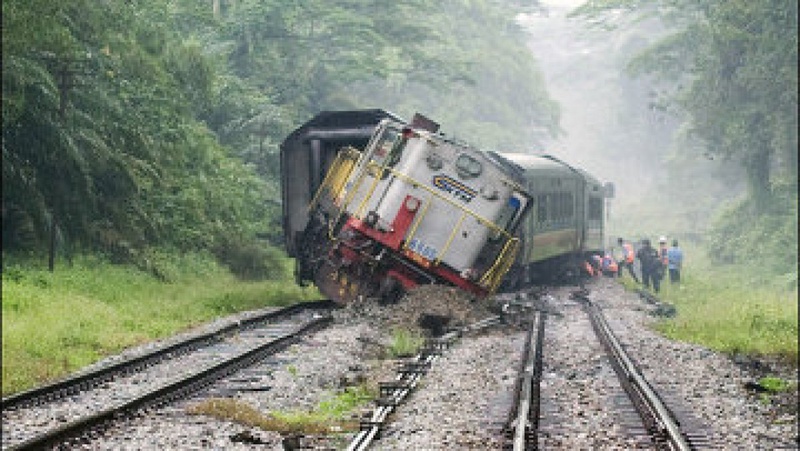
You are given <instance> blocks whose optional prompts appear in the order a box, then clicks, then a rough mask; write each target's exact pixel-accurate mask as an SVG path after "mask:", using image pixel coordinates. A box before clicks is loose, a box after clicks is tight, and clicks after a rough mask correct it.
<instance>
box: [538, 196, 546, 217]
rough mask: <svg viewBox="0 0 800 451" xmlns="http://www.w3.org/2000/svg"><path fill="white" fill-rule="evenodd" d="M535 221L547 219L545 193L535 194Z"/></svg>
mask: <svg viewBox="0 0 800 451" xmlns="http://www.w3.org/2000/svg"><path fill="white" fill-rule="evenodd" d="M536 221H537V222H543V221H547V194H539V195H538V196H536Z"/></svg>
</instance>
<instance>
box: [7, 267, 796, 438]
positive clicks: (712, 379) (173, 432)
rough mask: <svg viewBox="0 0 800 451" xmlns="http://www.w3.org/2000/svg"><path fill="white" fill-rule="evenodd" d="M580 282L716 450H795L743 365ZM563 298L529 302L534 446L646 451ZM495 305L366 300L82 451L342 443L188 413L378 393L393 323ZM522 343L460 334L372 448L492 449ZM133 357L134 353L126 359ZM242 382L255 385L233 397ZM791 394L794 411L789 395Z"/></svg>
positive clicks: (498, 333)
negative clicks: (223, 401)
mask: <svg viewBox="0 0 800 451" xmlns="http://www.w3.org/2000/svg"><path fill="white" fill-rule="evenodd" d="M587 288H589V290H590V294H589V298H590V299H591V300H592V301H593V302H595V303H596V304H598V305H599V306H600V307H602V308H603V311H604V313H605V315H606V317H607V319H608V321H609V323H610V325H611V327H612V329H613V331H614V333H615V334H616V335H617V337H618V338H619V340H620V341H621V343H622V344H623V346H624V347H625V348H626V349H627V350H628V352H630V353H631V355H632V357H633V358H634V359H635V360H636V361H637V363H638V365H639V367H640V369H641V371H642V372H643V373H644V375H645V377H647V378H648V379H649V380H650V381H651V383H652V384H653V385H654V386H655V388H656V389H657V390H663V391H665V392H668V394H669V396H668V399H670V400H672V399H675V400H677V401H678V402H679V403H680V404H682V405H681V409H684V410H687V411H689V412H690V413H691V414H692V415H693V416H694V417H695V418H696V419H697V420H698V421H700V422H702V423H703V424H706V425H707V426H709V427H710V430H711V431H712V432H711V433H712V437H713V438H714V440H715V442H716V443H717V444H719V445H720V447H721V448H723V449H737V450H740V449H744V450H762V449H797V436H798V431H797V414H796V410H794V411H792V410H791V409H785V408H782V409H776V408H775V406H773V405H772V404H770V403H769V402H768V401H767V402H765V401H763V400H762V399H761V397H760V396H759V395H758V394H754V393H752V392H750V391H748V390H747V389H746V388H745V386H746V384H747V383H748V382H752V381H754V380H758V378H759V377H761V376H763V374H754V373H750V372H749V368H750V366H743V365H740V364H737V363H736V362H734V361H733V360H732V359H730V358H728V357H726V356H724V355H720V354H717V353H715V352H712V351H709V350H708V349H705V348H702V347H700V346H696V345H692V344H686V343H680V342H675V341H672V340H668V339H666V338H664V337H662V336H660V335H659V334H657V333H655V332H653V331H652V330H651V327H652V325H653V323H654V322H655V321H657V318H656V317H654V316H653V315H651V314H650V312H651V311H652V310H653V308H654V307H653V306H652V305H649V304H647V303H645V302H643V301H642V300H641V299H639V297H638V295H637V294H635V293H630V292H626V291H624V290H623V288H622V287H621V286H620V285H619V284H618V283H617V282H616V281H615V280H612V279H607V278H600V279H596V280H593V281H592V282H591V283H590V284H588V285H587ZM574 290H575V288H574V287H563V288H556V289H552V290H549V295H548V296H546V297H545V298H542V299H540V300H539V302H538V304H539V305H540V306H541V307H543V308H545V309H546V310H547V311H548V312H549V314H548V315H547V323H546V329H545V344H544V352H545V360H544V367H543V372H544V374H543V379H542V384H541V386H542V396H543V399H544V401H543V404H544V407H543V413H542V428H543V430H542V433H541V434H540V441H539V443H540V447H541V448H542V449H633V448H646V447H643V446H642V445H641V443H638V442H636V441H635V440H632V439H631V438H630V436H629V434H626V431H625V429H624V428H623V427H621V426H619V424H620V419H619V412H618V409H617V408H616V407H615V405H614V404H613V402H611V401H612V400H613V399H616V398H618V396H619V388H618V386H617V385H616V384H615V377H616V376H615V374H614V372H613V370H612V369H610V367H609V366H608V365H607V362H606V357H605V356H604V354H603V351H602V348H601V347H600V346H599V345H598V344H597V342H596V340H595V339H594V335H593V334H594V333H593V331H592V329H591V325H590V323H589V321H588V319H587V317H586V314H585V313H584V312H583V311H582V310H581V308H580V305H579V303H578V302H576V301H574V300H571V299H570V296H569V294H570V293H571V291H574ZM520 297H523V298H524V296H520ZM420 310H423V312H422V313H420ZM495 311H497V310H496V306H494V305H492V303H491V302H482V303H478V302H473V301H471V300H469V298H467V297H465V296H463V294H461V293H459V292H457V291H455V290H452V289H449V288H443V287H438V288H436V287H426V289H425V290H422V291H420V292H417V293H413V297H412V299H411V300H410V301H409V302H405V301H401V302H400V303H398V304H394V305H388V306H387V305H379V304H377V303H372V302H365V303H363V304H360V305H352V306H349V307H347V308H343V309H340V310H338V311H337V312H335V315H334V316H335V321H334V324H333V325H332V326H331V327H330V328H328V329H325V330H322V331H319V332H317V333H315V334H313V335H312V336H310V337H309V338H306V339H304V340H302V341H301V342H299V343H297V344H294V345H292V346H290V347H289V348H288V349H286V350H285V351H283V352H281V353H279V354H278V355H276V356H275V357H273V358H270V359H268V360H267V361H265V362H263V363H262V364H260V365H258V366H256V367H254V368H250V369H248V370H246V372H245V373H244V374H238V375H235V376H232V377H231V378H229V379H230V380H228V381H226V382H223V383H220V384H218V385H217V386H215V388H213V389H212V390H210V391H209V392H207V393H205V394H204V395H202V396H201V397H199V398H193V399H188V400H185V401H181V402H178V403H175V404H173V405H171V406H169V407H167V408H164V409H161V410H156V411H151V412H146V413H143V414H142V415H140V416H139V417H137V418H135V419H132V420H130V421H129V422H127V423H123V424H121V425H118V426H114V427H113V428H112V429H109V430H108V431H106V433H105V434H103V436H102V437H99V438H98V439H96V440H95V441H93V442H92V443H90V444H87V445H85V446H84V449H93V450H96V449H109V450H110V449H115V450H116V449H131V450H133V449H161V450H164V449H225V450H227V449H234V450H238V449H259V450H272V449H274V450H283V449H285V447H284V444H286V445H287V446H288V445H289V443H290V442H293V441H296V440H299V442H300V444H301V445H302V446H305V447H307V448H306V449H344V448H346V446H347V444H348V443H349V440H350V439H351V438H352V437H353V436H354V432H348V431H343V432H340V433H333V434H331V435H328V436H324V437H322V436H305V437H300V438H299V439H298V438H296V437H292V436H288V435H285V434H284V435H281V434H279V433H277V432H274V431H264V430H261V429H259V428H257V427H253V426H245V425H242V424H237V423H234V422H230V421H221V420H218V419H216V418H212V417H209V416H206V415H197V414H190V413H189V411H190V410H191V409H192V408H193V406H196V405H197V404H198V403H202V402H203V401H204V400H205V399H210V398H232V399H235V400H236V401H237V402H240V403H242V404H243V405H247V406H249V407H251V408H253V409H255V410H257V411H258V412H261V413H263V414H264V415H267V414H269V413H270V412H292V411H300V410H311V409H314V408H315V407H316V406H317V405H318V404H319V403H320V402H321V401H323V400H326V399H330V398H331V397H333V396H335V395H336V394H337V393H340V392H341V391H342V390H343V389H344V387H346V386H352V385H357V384H359V383H366V384H367V385H372V386H375V385H377V382H380V381H390V380H392V379H393V378H394V377H395V373H394V369H395V367H396V365H397V361H396V360H392V359H388V358H387V349H388V346H389V343H390V341H391V338H392V332H391V331H392V328H396V327H402V326H407V327H410V326H413V327H418V324H417V323H418V321H419V319H420V318H421V317H422V316H424V315H423V314H430V315H440V316H445V315H450V316H451V317H453V318H454V319H452V320H451V321H450V322H449V323H448V324H447V326H448V327H458V326H459V325H462V324H466V323H469V322H471V321H474V320H477V319H480V318H482V317H486V316H488V315H491V314H492V312H495ZM244 315H247V314H244ZM235 320H236V317H231V318H228V319H226V321H235ZM524 340H525V330H524V329H523V328H521V327H515V326H513V325H503V326H501V327H494V328H491V329H489V330H486V331H483V332H480V333H475V334H468V335H465V336H463V337H461V338H460V339H459V340H458V341H457V342H456V343H455V344H453V345H452V346H451V347H450V348H449V349H447V350H445V351H444V353H443V355H442V356H441V358H440V359H438V360H437V361H436V362H434V364H433V366H432V367H431V369H430V371H429V372H428V374H426V375H425V376H424V378H423V380H422V383H421V384H420V385H419V386H418V387H417V389H416V390H415V391H414V392H413V393H412V394H411V396H410V397H409V399H408V400H407V401H406V403H404V404H402V405H400V406H398V407H397V409H396V410H395V412H394V413H393V414H392V415H391V416H390V417H389V422H388V424H387V425H386V427H385V428H384V430H383V431H382V434H381V438H380V439H379V440H378V441H376V442H374V444H373V446H372V449H380V450H412V449H414V450H499V449H502V446H503V441H502V439H503V437H502V433H501V427H502V426H503V424H504V421H505V420H506V416H507V413H508V411H507V410H508V408H509V407H510V398H511V391H512V389H513V387H514V384H515V382H516V375H517V373H516V372H517V370H518V367H519V364H520V362H519V359H520V358H521V353H522V349H523V346H524ZM150 346H157V344H151V345H150ZM131 353H135V351H128V353H127V354H131ZM184 364H186V363H185V362H184ZM774 371H778V369H775V370H774ZM780 375H781V376H782V377H785V378H789V379H792V380H793V381H794V382H795V383H796V377H797V375H796V372H793V371H791V369H790V370H789V371H784V372H783V373H782V374H780ZM243 380H246V381H247V383H248V384H249V385H250V386H254V387H259V388H258V389H257V390H246V389H241V387H242V381H243ZM795 386H796V385H795ZM237 387H238V388H237ZM791 397H792V400H794V402H795V404H796V401H797V393H796V391H795V392H794V393H792V394H791ZM609 403H610V404H609ZM784 404H787V403H784ZM371 408H372V405H367V406H365V407H364V409H362V410H359V411H355V412H353V413H352V417H351V418H350V420H352V422H354V424H356V425H357V422H358V419H359V418H360V417H361V416H362V415H363V414H365V413H366V412H368V411H369V410H370V409H371ZM6 427H9V425H6V424H4V430H5V429H6Z"/></svg>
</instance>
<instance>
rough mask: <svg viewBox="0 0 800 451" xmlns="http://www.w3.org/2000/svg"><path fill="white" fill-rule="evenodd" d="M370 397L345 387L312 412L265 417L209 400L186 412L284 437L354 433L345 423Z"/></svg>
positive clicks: (244, 407)
mask: <svg viewBox="0 0 800 451" xmlns="http://www.w3.org/2000/svg"><path fill="white" fill-rule="evenodd" d="M374 396H375V394H374V393H372V392H370V391H369V390H368V389H367V388H366V387H364V386H359V387H348V388H346V389H345V390H344V391H342V392H340V393H337V394H335V395H333V396H331V397H330V398H329V399H326V400H324V401H322V402H320V403H319V405H318V406H317V407H316V408H315V409H314V410H312V411H297V412H294V411H293V412H272V413H270V414H266V415H265V414H263V413H261V412H259V411H258V410H256V409H254V408H253V407H251V406H249V405H247V404H245V403H243V402H242V401H238V400H235V399H229V398H225V399H210V400H207V401H203V402H201V403H198V404H196V405H194V406H192V407H191V408H190V409H189V413H193V414H196V415H209V416H213V417H216V418H221V419H224V420H228V421H233V422H236V423H239V424H243V425H246V426H252V427H258V428H261V429H264V430H268V431H277V432H280V433H284V434H287V433H302V434H327V433H330V432H336V431H343V430H354V429H355V428H356V427H357V426H358V425H357V424H356V423H355V422H353V421H351V420H349V416H350V414H351V413H352V411H353V410H354V409H355V408H357V407H359V406H361V405H362V404H364V403H365V402H367V401H369V400H371V399H373V398H374Z"/></svg>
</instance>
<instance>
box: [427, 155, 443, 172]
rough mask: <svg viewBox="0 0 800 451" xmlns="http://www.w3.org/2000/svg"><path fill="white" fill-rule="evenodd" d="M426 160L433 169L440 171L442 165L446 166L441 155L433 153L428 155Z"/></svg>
mask: <svg viewBox="0 0 800 451" xmlns="http://www.w3.org/2000/svg"><path fill="white" fill-rule="evenodd" d="M425 162H426V163H428V167H429V168H431V170H434V171H438V170H439V169H442V166H444V162H442V158H441V157H440V156H438V155H434V154H432V153H431V154H428V156H427V157H426V158H425Z"/></svg>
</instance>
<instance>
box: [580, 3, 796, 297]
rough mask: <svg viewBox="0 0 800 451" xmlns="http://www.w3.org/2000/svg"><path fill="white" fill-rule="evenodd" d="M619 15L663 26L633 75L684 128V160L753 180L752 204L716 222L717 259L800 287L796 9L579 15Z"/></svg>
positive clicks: (675, 8)
mask: <svg viewBox="0 0 800 451" xmlns="http://www.w3.org/2000/svg"><path fill="white" fill-rule="evenodd" d="M619 8H622V9H626V10H629V11H633V12H634V13H635V14H639V15H640V17H641V18H645V17H648V18H652V17H657V18H659V19H660V20H661V22H662V23H663V24H664V25H665V29H666V30H667V31H666V32H663V33H661V34H660V35H659V36H658V38H657V39H656V40H655V43H654V44H653V45H650V46H649V47H648V48H646V49H645V50H644V51H642V52H640V53H638V54H637V55H635V56H634V57H633V58H632V59H631V60H630V63H629V66H628V69H629V71H630V73H632V74H636V75H640V76H647V77H648V78H649V80H650V81H651V83H652V86H653V87H654V90H653V97H654V100H653V103H652V107H653V108H656V109H659V110H663V111H665V112H668V113H670V114H671V115H673V116H674V117H676V118H678V120H679V121H680V123H681V125H680V127H679V134H678V136H677V138H678V139H677V140H676V142H678V143H679V145H680V147H681V149H680V150H681V151H684V152H700V153H702V154H704V155H705V156H706V157H708V158H709V159H712V160H713V159H719V160H722V161H725V162H733V163H735V164H737V165H738V166H740V167H741V168H742V173H743V174H744V178H746V182H747V183H746V186H747V195H746V197H745V198H742V199H738V200H735V201H734V203H732V204H730V205H727V206H724V208H723V209H721V210H720V211H719V212H718V213H717V217H716V219H715V221H714V223H713V226H712V229H711V243H710V244H711V245H710V249H709V250H710V256H711V257H712V259H714V260H715V261H716V262H717V263H735V264H747V265H750V267H752V268H753V269H755V270H758V271H762V272H767V273H769V274H772V275H774V274H784V275H785V277H787V278H792V275H793V279H794V284H795V286H796V283H797V214H798V212H797V201H798V198H797V188H798V186H797V169H798V168H797V149H798V141H797V130H798V117H797V114H798V109H797V95H798V90H797V87H798V84H797V82H798V79H797V69H798V67H797V58H798V53H797V52H798V34H797V33H798V9H797V8H798V5H797V2H787V1H783V0H758V1H748V0H724V1H721V0H699V1H698V0H677V1H675V0H663V1H662V0H649V1H646V2H633V1H629V0H605V1H601V2H590V3H587V5H586V6H584V7H583V8H581V9H580V11H579V13H580V14H585V15H588V16H591V17H594V18H598V19H599V21H600V22H602V23H605V24H609V23H610V21H608V20H605V17H606V16H605V15H604V14H605V13H606V12H608V11H609V10H617V9H619ZM609 17H610V16H609Z"/></svg>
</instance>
